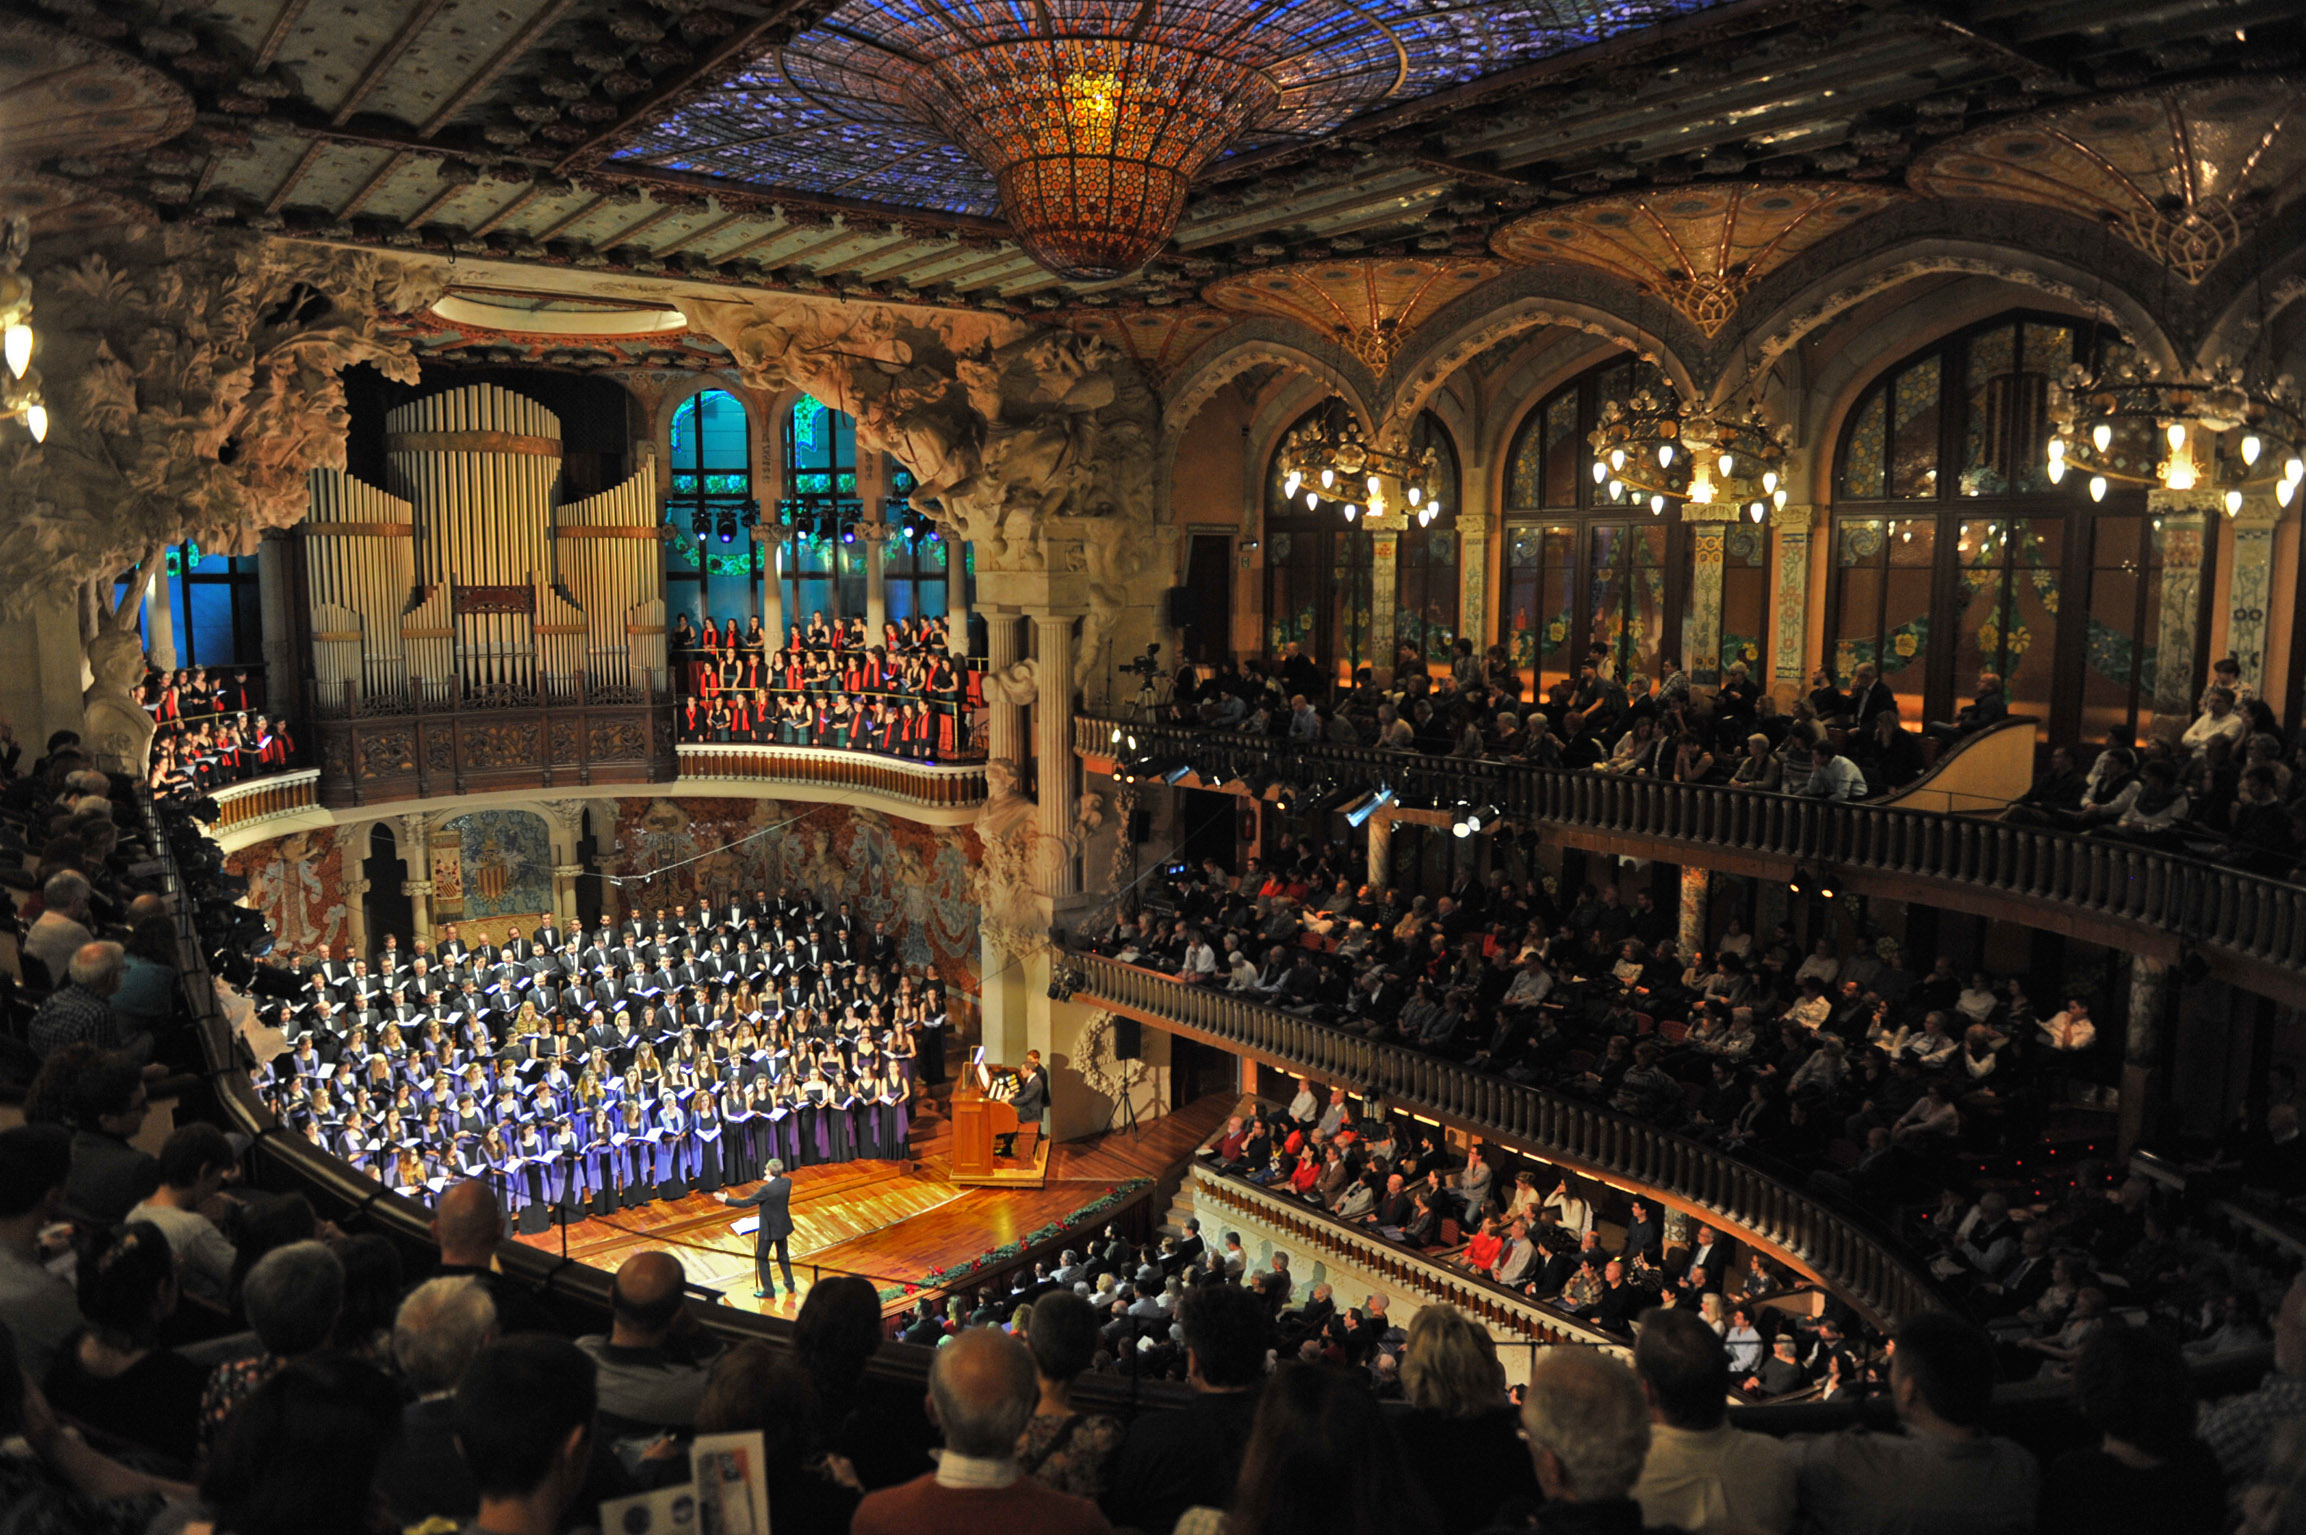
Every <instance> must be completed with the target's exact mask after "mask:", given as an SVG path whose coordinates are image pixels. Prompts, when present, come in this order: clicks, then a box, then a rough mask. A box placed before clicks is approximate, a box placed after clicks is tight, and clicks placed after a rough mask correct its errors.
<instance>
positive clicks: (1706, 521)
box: [1681, 502, 1737, 687]
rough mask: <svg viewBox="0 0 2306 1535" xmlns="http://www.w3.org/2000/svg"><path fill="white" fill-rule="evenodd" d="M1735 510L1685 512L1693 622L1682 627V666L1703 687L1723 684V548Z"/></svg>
mask: <svg viewBox="0 0 2306 1535" xmlns="http://www.w3.org/2000/svg"><path fill="white" fill-rule="evenodd" d="M1736 515H1737V513H1736V509H1735V508H1733V507H1714V506H1699V505H1697V504H1696V503H1695V502H1692V503H1690V504H1688V505H1686V506H1684V507H1683V508H1682V509H1681V516H1682V521H1684V522H1686V523H1689V524H1690V525H1691V527H1690V587H1689V620H1688V622H1686V623H1685V624H1683V625H1682V632H1681V664H1682V670H1683V671H1685V672H1687V673H1689V680H1690V681H1691V682H1693V683H1696V684H1698V685H1700V686H1703V687H1711V686H1713V685H1715V684H1717V683H1719V682H1720V681H1721V592H1722V559H1723V545H1724V543H1725V542H1726V540H1727V538H1728V535H1729V521H1730V519H1731V518H1732V517H1734V516H1736Z"/></svg>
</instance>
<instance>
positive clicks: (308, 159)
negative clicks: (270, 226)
mask: <svg viewBox="0 0 2306 1535" xmlns="http://www.w3.org/2000/svg"><path fill="white" fill-rule="evenodd" d="M327 147H328V146H327V145H325V144H323V143H321V142H320V141H319V140H318V139H315V140H313V141H312V142H311V143H309V144H307V145H305V146H304V153H303V154H301V155H298V156H297V157H296V163H295V164H294V165H292V166H290V167H289V168H288V174H287V175H286V176H285V177H283V178H281V182H280V185H279V186H278V187H276V188H274V189H273V193H272V195H271V196H270V197H268V198H266V199H265V200H264V211H265V212H267V213H278V212H279V211H280V210H281V209H282V208H285V207H287V206H288V198H289V194H290V193H292V192H294V191H295V190H296V185H297V183H298V182H300V181H302V180H303V179H304V176H305V172H307V171H309V170H311V169H312V163H313V162H314V161H315V160H318V159H319V158H320V152H321V151H322V150H323V149H326V148H327Z"/></svg>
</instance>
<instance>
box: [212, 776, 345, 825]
mask: <svg viewBox="0 0 2306 1535" xmlns="http://www.w3.org/2000/svg"><path fill="white" fill-rule="evenodd" d="M209 798H210V799H212V800H214V801H216V823H215V824H214V825H213V826H211V827H209V830H210V831H211V832H213V833H214V834H215V835H217V836H219V837H222V836H225V835H227V834H228V833H231V832H236V831H240V830H242V829H243V828H245V827H249V826H254V825H256V824H258V823H259V822H263V821H276V820H279V819H280V818H282V817H283V816H292V815H295V814H296V813H297V812H299V811H303V810H317V809H319V808H320V769H318V768H298V769H297V770H295V771H294V772H289V773H271V774H267V775H266V776H265V777H262V778H251V779H249V780H248V781H247V782H246V783H236V784H229V785H227V786H226V787H224V788H221V789H218V790H217V791H216V792H215V793H213V794H211V795H209Z"/></svg>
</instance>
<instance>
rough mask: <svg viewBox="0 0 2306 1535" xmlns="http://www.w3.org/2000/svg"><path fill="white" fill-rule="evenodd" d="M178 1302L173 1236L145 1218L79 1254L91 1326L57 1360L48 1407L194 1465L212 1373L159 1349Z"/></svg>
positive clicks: (176, 1463) (181, 1464)
mask: <svg viewBox="0 0 2306 1535" xmlns="http://www.w3.org/2000/svg"><path fill="white" fill-rule="evenodd" d="M176 1299H177V1289H176V1255H175V1254H174V1253H173V1252H171V1251H170V1250H169V1246H168V1238H167V1237H165V1236H164V1235H162V1234H161V1231H160V1228H159V1227H157V1226H154V1225H152V1224H151V1223H149V1222H146V1221H135V1222H131V1223H130V1224H129V1225H128V1226H126V1227H124V1228H122V1230H121V1231H120V1232H119V1234H118V1235H116V1236H114V1237H113V1238H112V1239H111V1240H110V1241H108V1242H106V1243H105V1244H103V1245H102V1246H101V1247H99V1248H96V1249H95V1250H93V1251H91V1252H89V1253H87V1254H85V1255H84V1256H83V1257H82V1259H81V1262H80V1309H81V1312H82V1314H83V1315H85V1316H86V1317H87V1318H88V1326H87V1328H86V1330H84V1331H83V1332H82V1333H81V1334H80V1335H79V1336H78V1337H77V1338H75V1339H73V1340H72V1341H71V1342H69V1343H67V1344H66V1345H65V1346H64V1348H63V1349H62V1350H61V1351H60V1352H59V1353H58V1354H57V1356H56V1362H55V1363H54V1364H53V1365H51V1366H50V1367H49V1370H48V1379H47V1381H46V1383H45V1388H46V1390H47V1393H48V1400H49V1402H50V1404H51V1405H53V1406H55V1407H56V1408H58V1409H59V1410H61V1411H63V1412H66V1413H69V1414H71V1416H72V1417H73V1418H74V1419H76V1420H78V1421H79V1422H81V1423H84V1424H87V1425H88V1426H89V1427H91V1428H94V1429H97V1430H99V1431H101V1432H103V1433H105V1434H107V1435H110V1436H111V1437H112V1438H114V1439H117V1440H121V1441H125V1442H126V1443H128V1444H131V1445H134V1446H136V1447H137V1448H138V1449H140V1450H142V1451H144V1452H146V1453H147V1454H150V1455H155V1456H158V1457H160V1458H161V1460H162V1461H164V1462H165V1463H166V1464H168V1465H169V1466H171V1467H174V1468H178V1469H189V1468H190V1467H191V1465H192V1462H193V1457H194V1455H195V1454H196V1453H197V1451H198V1448H199V1440H198V1435H197V1433H196V1432H195V1430H196V1427H197V1425H198V1422H199V1418H200V1392H201V1388H202V1387H203V1386H204V1385H205V1384H206V1382H207V1371H205V1370H203V1369H202V1368H201V1367H200V1366H198V1365H196V1364H194V1363H192V1362H191V1361H190V1360H188V1359H186V1358H184V1357H183V1356H182V1355H180V1354H177V1353H174V1352H172V1351H170V1350H169V1349H166V1348H163V1347H161V1343H160V1335H161V1330H162V1328H163V1327H165V1326H166V1324H167V1322H168V1319H169V1318H170V1317H171V1316H173V1315H174V1314H175V1312H176Z"/></svg>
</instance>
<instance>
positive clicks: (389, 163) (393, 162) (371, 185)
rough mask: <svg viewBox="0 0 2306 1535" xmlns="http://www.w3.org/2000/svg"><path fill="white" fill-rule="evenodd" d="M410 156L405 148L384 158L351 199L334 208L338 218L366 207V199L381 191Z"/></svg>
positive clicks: (347, 216)
mask: <svg viewBox="0 0 2306 1535" xmlns="http://www.w3.org/2000/svg"><path fill="white" fill-rule="evenodd" d="M411 158H412V157H411V156H410V154H409V153H408V151H406V150H395V151H393V154H392V158H391V159H389V160H386V161H385V162H384V164H383V165H381V166H379V167H378V168H377V172H376V174H375V175H373V176H371V177H369V178H368V181H367V184H366V185H364V186H362V187H361V189H360V190H359V191H357V192H355V193H353V194H352V201H351V202H348V203H346V204H345V205H344V206H343V207H341V208H339V209H337V210H336V216H337V217H338V218H339V219H348V218H351V217H352V216H353V215H354V214H355V213H358V212H359V211H360V210H361V209H363V208H365V207H367V206H368V200H369V199H370V198H372V197H374V196H375V195H376V194H377V193H379V192H381V191H383V190H384V184H385V183H386V182H387V181H390V180H391V179H392V177H393V174H394V173H395V172H396V171H398V170H399V169H400V168H401V167H402V166H404V165H406V164H408V162H409V160H410V159H411Z"/></svg>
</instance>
